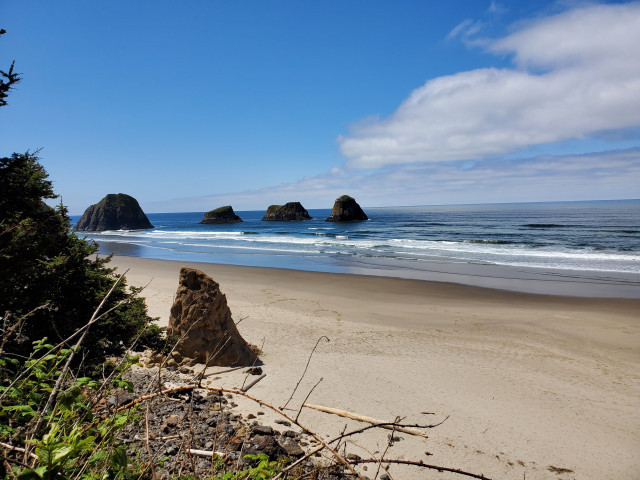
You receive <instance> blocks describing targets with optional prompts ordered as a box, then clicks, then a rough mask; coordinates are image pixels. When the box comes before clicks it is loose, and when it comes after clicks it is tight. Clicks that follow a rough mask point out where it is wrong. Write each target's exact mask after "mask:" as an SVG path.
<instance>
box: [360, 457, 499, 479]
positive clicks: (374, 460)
mask: <svg viewBox="0 0 640 480" xmlns="http://www.w3.org/2000/svg"><path fill="white" fill-rule="evenodd" d="M380 461H382V463H394V464H397V465H413V466H416V467H422V468H427V469H430V470H437V471H438V472H451V473H456V474H458V475H464V476H467V477H471V478H478V479H479V480H491V479H490V478H488V477H485V476H484V475H482V474H480V475H478V474H475V473H471V472H466V471H464V470H460V469H458V468H449V467H440V466H438V465H430V464H428V463H423V462H422V460H421V461H418V462H416V461H414V460H398V459H389V458H383V459H382V460H380V459H377V458H368V459H358V460H349V461H348V462H349V463H350V464H351V465H360V464H362V463H378V462H380Z"/></svg>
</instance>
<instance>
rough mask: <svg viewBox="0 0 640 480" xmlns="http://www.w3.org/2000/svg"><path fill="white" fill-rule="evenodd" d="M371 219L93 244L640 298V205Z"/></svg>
mask: <svg viewBox="0 0 640 480" xmlns="http://www.w3.org/2000/svg"><path fill="white" fill-rule="evenodd" d="M365 212H366V213H367V215H368V216H369V220H368V221H363V222H348V223H331V222H326V221H325V218H326V217H327V216H328V215H329V213H330V210H328V209H326V210H325V209H317V210H313V209H312V210H309V214H310V215H311V216H312V217H313V220H309V221H303V222H264V221H262V220H261V219H262V216H263V215H264V211H263V210H261V211H237V212H236V213H237V214H238V215H239V216H240V217H241V218H242V219H243V220H244V222H243V223H237V224H232V225H201V224H200V223H199V222H200V220H202V216H203V215H204V212H190V213H151V214H148V217H149V220H150V221H151V223H152V224H153V225H154V226H155V228H154V229H150V230H139V231H107V232H100V233H90V234H89V233H88V234H86V237H87V238H88V239H91V240H95V241H96V242H97V243H98V244H99V245H100V250H99V251H100V252H101V253H103V254H109V253H115V254H117V255H129V256H136V257H143V258H157V259H167V260H179V261H191V262H206V263H222V264H232V265H246V266H260V267H276V268H290V269H298V270H310V271H324V272H337V273H364V274H373V275H388V276H398V277H404V278H419V279H429V280H433V279H437V280H443V281H462V283H469V284H480V283H478V281H475V282H474V281H471V280H470V278H471V279H472V278H473V277H476V276H478V277H483V276H484V277H493V276H495V277H497V278H503V277H507V280H509V278H510V277H515V278H520V277H523V276H527V275H529V276H530V275H534V276H541V277H540V278H543V279H549V278H555V279H558V280H561V279H562V278H575V279H578V280H580V281H585V282H586V283H593V282H596V283H601V282H604V283H605V284H613V285H618V286H620V285H622V286H624V288H626V287H629V288H627V290H629V291H630V292H633V291H635V290H638V289H639V287H638V286H639V285H640V200H622V201H597V202H558V203H518V204H490V205H455V206H421V207H393V208H365ZM78 219H79V216H74V217H72V220H73V221H77V220H78ZM80 236H85V234H84V232H82V233H80ZM505 268H508V272H511V273H509V274H506V273H505V272H506V271H507V270H505ZM462 277H465V278H466V281H465V280H464V279H462ZM467 277H469V278H467ZM481 284H482V285H487V284H486V282H485V281H483V282H481ZM504 285H506V286H507V288H509V285H510V282H509V281H507V282H503V284H502V286H500V285H497V286H498V287H499V288H503V287H504ZM487 286H496V285H493V284H489V285H487ZM511 286H513V285H511ZM515 289H518V288H515ZM551 290H553V288H552V289H551ZM547 293H549V292H547ZM550 293H553V292H550ZM623 296H629V295H623ZM630 296H636V295H635V294H633V293H631V294H630Z"/></svg>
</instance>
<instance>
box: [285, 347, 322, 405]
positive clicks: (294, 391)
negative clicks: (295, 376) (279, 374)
mask: <svg viewBox="0 0 640 480" xmlns="http://www.w3.org/2000/svg"><path fill="white" fill-rule="evenodd" d="M323 338H324V339H325V340H326V341H327V343H328V342H330V341H331V340H329V337H327V336H326V335H322V336H321V337H320V338H319V339H318V341H317V342H316V345H315V347H313V350H311V353H310V354H309V359H308V360H307V366H306V367H304V372H302V376H301V377H300V380H298V383H296V386H295V388H294V389H293V392H291V396H290V397H289V400H287V403H285V404H284V406H282V407H280V410H284V409H285V408H287V405H288V404H289V402H290V401H291V399H292V398H293V396H294V395H295V393H296V390H297V389H298V386H299V385H300V382H301V381H302V379H303V378H304V376H305V374H306V373H307V369H308V368H309V363H311V357H312V356H313V352H315V351H316V348H318V344H319V343H320V340H322V339H323Z"/></svg>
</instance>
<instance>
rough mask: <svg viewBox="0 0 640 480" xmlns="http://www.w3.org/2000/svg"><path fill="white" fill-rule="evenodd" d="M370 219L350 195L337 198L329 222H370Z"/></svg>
mask: <svg viewBox="0 0 640 480" xmlns="http://www.w3.org/2000/svg"><path fill="white" fill-rule="evenodd" d="M368 219H369V217H367V215H366V214H365V213H364V212H363V211H362V208H360V205H358V202H356V201H355V199H354V198H351V197H350V196H349V195H342V196H341V197H338V198H336V202H335V203H334V204H333V209H332V210H331V215H330V216H329V217H328V218H327V220H326V221H327V222H350V221H353V220H368Z"/></svg>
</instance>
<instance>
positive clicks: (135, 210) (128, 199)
mask: <svg viewBox="0 0 640 480" xmlns="http://www.w3.org/2000/svg"><path fill="white" fill-rule="evenodd" d="M146 228H154V227H153V225H151V222H149V219H148V218H147V216H146V215H145V213H144V212H143V211H142V208H140V204H139V203H138V201H137V200H136V199H135V198H133V197H132V196H130V195H126V194H124V193H110V194H109V195H107V196H106V197H104V198H103V199H102V200H100V202H98V203H96V204H95V205H91V206H90V207H89V208H87V209H86V210H85V212H84V214H83V215H82V217H81V218H80V220H78V223H77V224H76V226H75V227H74V230H76V231H80V232H102V231H104V230H143V229H146Z"/></svg>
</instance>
